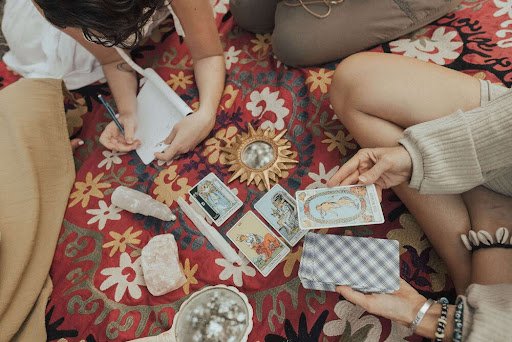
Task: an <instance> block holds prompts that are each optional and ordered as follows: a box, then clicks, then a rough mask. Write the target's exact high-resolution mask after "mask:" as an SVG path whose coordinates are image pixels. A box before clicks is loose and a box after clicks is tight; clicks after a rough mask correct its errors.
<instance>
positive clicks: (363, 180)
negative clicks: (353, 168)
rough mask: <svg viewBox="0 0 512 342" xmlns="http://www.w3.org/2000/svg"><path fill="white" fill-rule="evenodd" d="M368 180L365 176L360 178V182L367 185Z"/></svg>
mask: <svg viewBox="0 0 512 342" xmlns="http://www.w3.org/2000/svg"><path fill="white" fill-rule="evenodd" d="M367 180H368V178H366V177H365V176H359V181H361V182H363V183H365V182H366V181H367Z"/></svg>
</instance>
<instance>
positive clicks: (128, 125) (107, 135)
mask: <svg viewBox="0 0 512 342" xmlns="http://www.w3.org/2000/svg"><path fill="white" fill-rule="evenodd" d="M119 122H120V123H121V125H122V126H123V128H124V135H123V134H122V133H121V132H120V131H119V128H117V126H116V124H115V122H114V121H112V122H110V123H109V124H108V125H107V126H106V127H105V129H104V130H103V132H102V133H101V136H100V143H101V144H102V145H103V146H105V147H106V148H108V149H109V150H114V151H118V152H129V151H132V150H135V149H136V148H137V147H139V146H140V141H139V140H135V139H134V135H135V129H136V128H137V118H136V117H135V114H132V113H127V114H120V115H119Z"/></svg>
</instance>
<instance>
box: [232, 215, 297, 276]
mask: <svg viewBox="0 0 512 342" xmlns="http://www.w3.org/2000/svg"><path fill="white" fill-rule="evenodd" d="M227 236H228V238H229V239H230V240H231V241H233V243H234V244H235V245H236V246H237V247H238V249H239V250H240V251H241V252H242V253H243V254H244V255H245V256H246V257H247V259H249V261H250V262H251V263H252V264H253V265H254V266H255V267H256V268H257V269H258V271H260V273H261V274H262V275H263V276H264V277H266V276H267V275H268V274H269V273H270V272H271V271H272V270H273V269H274V268H275V267H276V266H277V265H278V264H279V263H280V262H281V261H282V260H283V259H284V258H285V257H286V255H287V254H288V253H289V252H290V248H288V246H286V245H285V244H284V243H283V242H282V241H281V240H279V238H278V237H277V236H276V235H275V234H274V233H273V232H272V231H271V230H270V228H268V227H267V226H266V225H265V224H264V223H263V222H262V221H261V220H260V219H259V218H258V217H257V216H256V214H254V213H253V212H252V211H249V212H247V213H246V214H245V215H244V217H242V218H241V219H240V221H238V222H237V223H236V224H235V225H234V226H233V228H231V229H230V230H229V231H228V233H227Z"/></svg>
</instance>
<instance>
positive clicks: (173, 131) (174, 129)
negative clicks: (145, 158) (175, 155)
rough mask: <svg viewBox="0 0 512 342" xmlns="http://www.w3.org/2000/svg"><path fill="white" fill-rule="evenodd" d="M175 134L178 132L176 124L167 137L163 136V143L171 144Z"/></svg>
mask: <svg viewBox="0 0 512 342" xmlns="http://www.w3.org/2000/svg"><path fill="white" fill-rule="evenodd" d="M176 134H178V129H177V128H176V126H174V127H173V129H172V130H171V133H169V135H168V136H167V138H165V140H164V143H165V144H167V145H171V144H172V142H173V140H174V138H176Z"/></svg>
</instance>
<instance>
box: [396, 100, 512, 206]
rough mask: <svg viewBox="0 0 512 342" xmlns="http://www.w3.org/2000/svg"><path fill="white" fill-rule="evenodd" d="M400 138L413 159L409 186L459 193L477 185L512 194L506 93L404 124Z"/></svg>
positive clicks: (511, 103)
mask: <svg viewBox="0 0 512 342" xmlns="http://www.w3.org/2000/svg"><path fill="white" fill-rule="evenodd" d="M400 143H401V144H402V145H403V146H404V147H405V148H406V149H407V151H408V152H409V154H410V155H411V158H412V162H413V172H412V177H411V182H410V186H411V187H413V188H415V189H418V190H419V191H420V193H425V194H459V193H462V192H464V191H467V190H470V189H472V188H474V187H476V186H478V185H482V184H483V185H484V186H485V187H487V188H489V189H491V190H493V191H495V192H499V193H501V194H504V195H507V196H512V92H509V93H507V94H506V95H503V96H500V97H498V98H497V99H495V100H494V101H491V102H489V103H487V104H485V105H484V106H482V107H479V108H476V109H473V110H471V111H468V112H462V111H457V112H455V113H454V114H452V115H449V116H446V117H443V118H440V119H437V120H433V121H429V122H424V123H421V124H418V125H415V126H412V127H409V128H408V129H406V130H405V132H404V137H403V138H402V139H401V140H400Z"/></svg>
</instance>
